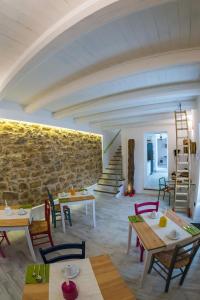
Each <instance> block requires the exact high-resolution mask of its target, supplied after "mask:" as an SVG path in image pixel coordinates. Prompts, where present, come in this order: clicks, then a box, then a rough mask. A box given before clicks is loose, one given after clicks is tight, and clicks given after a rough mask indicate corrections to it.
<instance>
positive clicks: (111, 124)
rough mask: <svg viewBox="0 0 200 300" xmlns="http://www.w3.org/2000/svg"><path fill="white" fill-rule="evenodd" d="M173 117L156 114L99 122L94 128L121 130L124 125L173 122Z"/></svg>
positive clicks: (165, 114)
mask: <svg viewBox="0 0 200 300" xmlns="http://www.w3.org/2000/svg"><path fill="white" fill-rule="evenodd" d="M173 117H174V113H173V112H167V113H154V114H151V115H148V116H137V117H129V118H121V119H118V120H110V121H107V122H99V123H97V122H96V123H93V126H94V127H101V128H121V126H122V125H130V124H145V123H152V122H155V121H163V120H172V119H173Z"/></svg>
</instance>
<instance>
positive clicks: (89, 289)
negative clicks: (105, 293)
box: [49, 258, 103, 300]
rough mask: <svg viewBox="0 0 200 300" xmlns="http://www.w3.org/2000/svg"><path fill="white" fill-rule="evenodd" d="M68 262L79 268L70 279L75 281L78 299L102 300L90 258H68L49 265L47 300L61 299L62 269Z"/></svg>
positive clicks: (63, 279)
mask: <svg viewBox="0 0 200 300" xmlns="http://www.w3.org/2000/svg"><path fill="white" fill-rule="evenodd" d="M68 264H75V265H76V266H78V267H79V268H80V273H79V275H78V276H77V277H76V278H73V279H70V280H72V281H74V282H75V283H76V286H77V289H78V298H77V299H78V300H94V299H95V300H103V297H102V294H101V291H100V289H99V286H98V283H97V280H96V277H95V275H94V272H93V270H92V266H91V263H90V260H89V259H88V258H86V259H80V260H70V261H68V262H67V261H63V262H59V263H54V264H51V265H50V272H49V300H63V295H62V289H61V285H62V283H63V282H64V281H65V278H64V275H63V272H62V269H63V267H65V266H66V265H68Z"/></svg>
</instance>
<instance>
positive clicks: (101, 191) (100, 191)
mask: <svg viewBox="0 0 200 300" xmlns="http://www.w3.org/2000/svg"><path fill="white" fill-rule="evenodd" d="M94 191H95V192H98V193H105V194H111V195H116V194H117V193H114V192H108V191H103V190H97V189H95V190H94Z"/></svg>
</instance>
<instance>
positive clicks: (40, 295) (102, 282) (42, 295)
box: [22, 255, 136, 300]
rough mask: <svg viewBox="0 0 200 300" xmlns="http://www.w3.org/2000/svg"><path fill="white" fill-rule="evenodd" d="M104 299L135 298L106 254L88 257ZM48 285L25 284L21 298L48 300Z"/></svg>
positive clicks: (130, 299) (128, 299)
mask: <svg viewBox="0 0 200 300" xmlns="http://www.w3.org/2000/svg"><path fill="white" fill-rule="evenodd" d="M90 262H91V265H92V269H93V272H94V274H95V277H96V279H97V282H98V285H99V288H100V290H101V294H102V296H103V299H104V300H136V298H135V296H134V295H133V293H132V292H131V291H130V289H129V288H128V286H127V285H126V283H125V282H124V280H123V279H122V278H121V276H120V274H119V272H118V271H117V269H116V268H115V267H114V265H113V263H112V261H111V259H110V257H109V256H108V255H101V256H95V257H91V258H90ZM48 293H49V285H48V284H47V283H44V284H37V285H36V284H25V286H24V292H23V298H22V300H48V299H49V294H48Z"/></svg>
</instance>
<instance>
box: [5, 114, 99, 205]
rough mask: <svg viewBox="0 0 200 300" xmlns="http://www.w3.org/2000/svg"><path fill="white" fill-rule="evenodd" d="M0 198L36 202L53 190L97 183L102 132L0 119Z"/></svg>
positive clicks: (17, 201) (40, 201)
mask: <svg viewBox="0 0 200 300" xmlns="http://www.w3.org/2000/svg"><path fill="white" fill-rule="evenodd" d="M0 169H1V176H0V197H1V199H3V200H7V201H8V203H10V204H11V203H13V204H14V203H32V204H33V205H37V204H40V203H42V202H43V200H44V198H46V190H45V186H46V185H48V187H49V189H50V190H51V191H52V192H53V193H58V192H61V191H63V190H66V189H68V188H69V186H70V185H71V184H73V186H74V187H75V188H77V189H80V188H83V187H87V186H90V185H92V184H94V183H96V182H97V179H98V177H99V176H100V175H101V172H102V140H101V136H100V135H96V134H92V133H91V134H90V133H84V132H80V131H73V130H68V129H63V128H57V127H48V126H43V125H36V124H29V123H23V122H13V121H7V120H6V121H4V120H2V121H0Z"/></svg>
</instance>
